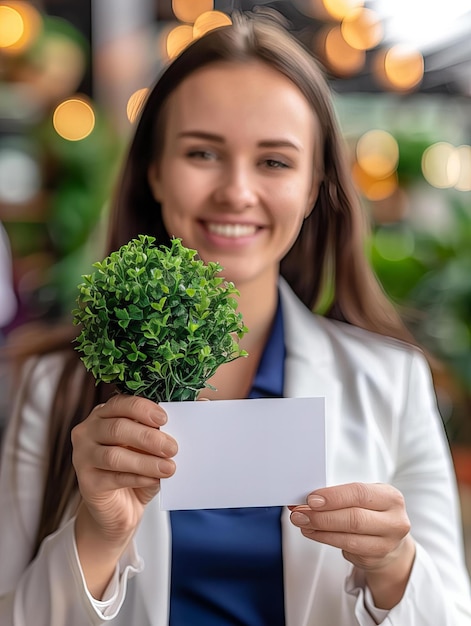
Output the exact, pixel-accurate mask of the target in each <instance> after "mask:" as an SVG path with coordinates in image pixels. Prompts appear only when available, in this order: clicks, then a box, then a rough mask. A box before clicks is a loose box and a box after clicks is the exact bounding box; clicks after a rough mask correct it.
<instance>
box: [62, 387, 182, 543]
mask: <svg viewBox="0 0 471 626" xmlns="http://www.w3.org/2000/svg"><path fill="white" fill-rule="evenodd" d="M166 421H167V414H166V413H165V411H164V410H163V409H162V408H161V407H160V406H159V405H158V404H156V403H155V402H152V401H151V400H147V399H145V398H141V397H138V396H128V395H124V394H119V395H116V396H113V397H112V398H111V399H110V400H108V402H106V404H101V405H99V406H97V407H95V408H94V409H93V411H92V412H91V413H90V415H89V416H88V417H87V419H86V420H84V421H83V422H82V423H80V424H79V425H78V426H76V427H75V428H74V429H73V431H72V445H73V458H72V460H73V465H74V467H75V471H76V474H77V479H78V485H79V489H80V493H81V496H82V509H83V508H84V507H85V508H86V509H87V511H85V512H80V513H79V516H80V515H82V517H84V516H85V517H86V518H88V522H87V525H88V526H90V523H92V524H93V526H94V529H93V530H94V532H95V533H98V534H99V535H100V536H102V538H103V540H104V541H107V542H109V543H115V544H116V545H119V544H124V543H127V542H128V541H129V539H130V537H131V536H132V534H133V533H134V531H135V529H136V528H137V526H138V524H139V522H140V520H141V517H142V514H143V512H144V508H145V506H146V504H148V502H149V501H150V500H151V499H152V498H153V497H154V496H155V495H156V494H157V493H158V491H159V489H160V479H161V478H167V477H169V476H172V474H173V473H174V472H175V463H174V461H173V460H172V457H173V456H174V455H175V454H176V452H177V443H176V441H175V440H174V439H173V438H172V437H171V436H170V435H168V434H166V433H164V432H162V431H161V430H160V429H159V427H160V426H162V425H164V424H165V423H166ZM83 523H85V522H84V521H82V524H83Z"/></svg>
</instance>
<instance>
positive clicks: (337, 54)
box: [321, 26, 365, 76]
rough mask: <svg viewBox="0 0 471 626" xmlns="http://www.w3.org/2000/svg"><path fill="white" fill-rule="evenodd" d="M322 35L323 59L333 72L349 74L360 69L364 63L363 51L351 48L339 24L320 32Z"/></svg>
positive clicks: (342, 74)
mask: <svg viewBox="0 0 471 626" xmlns="http://www.w3.org/2000/svg"><path fill="white" fill-rule="evenodd" d="M322 37H323V38H324V39H323V45H322V44H321V45H322V47H323V55H324V57H325V61H326V63H327V65H328V66H329V68H330V69H331V70H332V71H333V72H334V73H335V74H337V75H339V76H349V75H351V74H354V73H355V72H358V71H360V70H361V68H362V67H363V65H364V64H365V52H364V51H363V50H357V49H356V48H352V46H350V45H349V44H348V43H347V42H346V41H345V39H344V38H343V35H342V33H341V30H340V26H334V27H333V28H330V29H329V30H328V31H327V32H325V33H321V39H322Z"/></svg>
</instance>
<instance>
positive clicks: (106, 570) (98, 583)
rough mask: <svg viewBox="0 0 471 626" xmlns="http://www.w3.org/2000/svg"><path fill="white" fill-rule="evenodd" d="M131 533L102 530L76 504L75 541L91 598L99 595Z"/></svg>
mask: <svg viewBox="0 0 471 626" xmlns="http://www.w3.org/2000/svg"><path fill="white" fill-rule="evenodd" d="M132 536H133V533H129V534H128V535H126V536H121V537H115V536H111V535H109V534H107V533H103V531H102V529H101V528H100V527H99V525H98V524H97V523H96V521H95V520H94V518H93V516H92V515H91V514H90V512H89V510H88V509H87V507H86V506H84V505H82V506H81V507H80V509H79V511H78V513H77V517H76V519H75V542H76V546H77V554H78V557H79V561H80V565H81V568H82V572H83V575H84V578H85V581H86V585H87V588H88V591H89V592H90V594H91V595H92V596H93V597H94V598H95V599H97V600H100V599H101V597H102V596H103V593H104V592H105V590H106V588H107V586H108V584H109V583H110V581H111V579H112V577H113V574H114V571H115V569H116V566H117V564H118V562H119V559H120V558H121V556H122V555H123V553H124V552H125V550H126V548H127V546H128V544H129V542H130V541H131V539H132Z"/></svg>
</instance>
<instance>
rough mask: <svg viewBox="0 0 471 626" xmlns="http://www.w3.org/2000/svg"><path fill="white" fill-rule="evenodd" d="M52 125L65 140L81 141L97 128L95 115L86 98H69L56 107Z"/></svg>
mask: <svg viewBox="0 0 471 626" xmlns="http://www.w3.org/2000/svg"><path fill="white" fill-rule="evenodd" d="M52 124H53V126H54V130H55V131H56V133H57V134H58V135H60V136H61V137H62V138H63V139H67V140H68V141H80V140H81V139H85V137H88V135H90V133H91V132H92V131H93V129H94V128H95V113H94V112H93V108H92V106H91V105H90V103H89V102H88V100H87V99H86V98H84V97H79V98H69V99H68V100H64V101H63V102H61V103H60V104H59V105H58V106H57V107H56V109H55V111H54V113H53V116H52Z"/></svg>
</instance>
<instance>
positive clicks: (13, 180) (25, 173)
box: [0, 146, 41, 204]
mask: <svg viewBox="0 0 471 626" xmlns="http://www.w3.org/2000/svg"><path fill="white" fill-rule="evenodd" d="M40 187H41V174H40V171H39V166H38V163H37V161H36V160H35V159H34V158H33V157H32V156H31V155H30V154H28V153H27V152H25V151H24V150H20V149H18V148H16V147H10V146H9V147H4V148H0V202H5V203H7V204H24V203H26V202H29V201H30V200H31V199H32V198H33V197H34V196H35V195H36V194H37V193H38V191H39V190H40Z"/></svg>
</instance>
